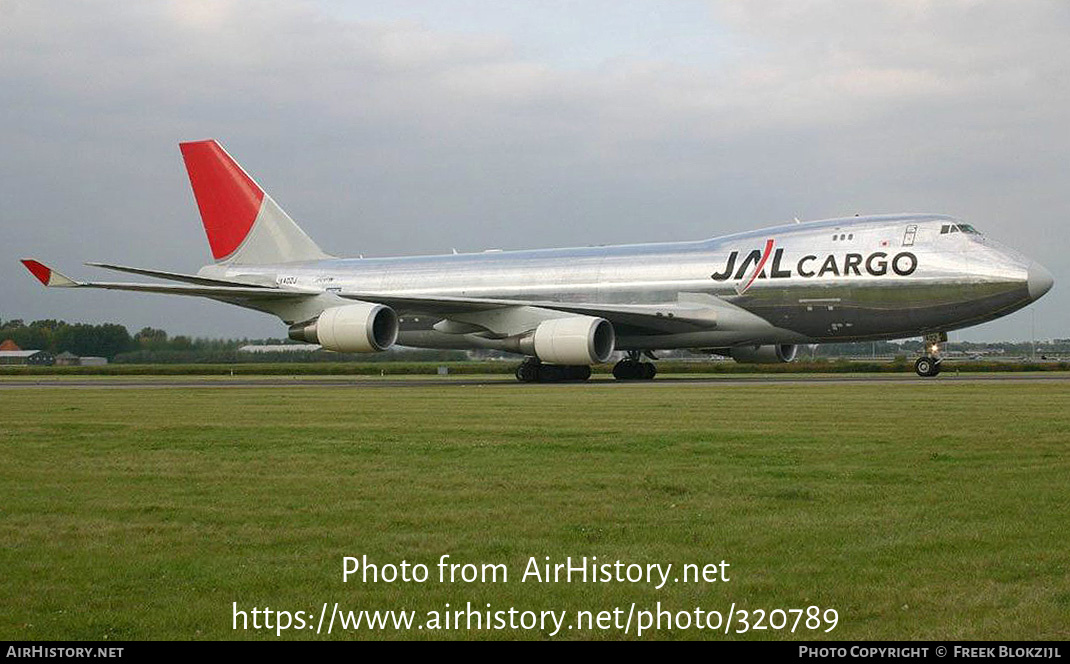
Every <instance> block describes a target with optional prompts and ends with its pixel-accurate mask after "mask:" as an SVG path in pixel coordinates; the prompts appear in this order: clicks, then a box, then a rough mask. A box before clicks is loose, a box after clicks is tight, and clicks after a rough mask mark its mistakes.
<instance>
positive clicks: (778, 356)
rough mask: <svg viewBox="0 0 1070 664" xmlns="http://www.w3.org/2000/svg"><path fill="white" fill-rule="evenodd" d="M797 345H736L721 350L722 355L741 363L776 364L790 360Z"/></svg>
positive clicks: (793, 356)
mask: <svg viewBox="0 0 1070 664" xmlns="http://www.w3.org/2000/svg"><path fill="white" fill-rule="evenodd" d="M798 350H799V347H798V346H796V345H795V344H770V345H767V346H736V347H734V348H727V349H724V350H721V351H720V353H721V354H722V355H727V356H728V357H731V358H732V359H733V360H735V361H736V362H739V363H741V364H776V363H778V362H791V361H792V360H794V359H795V353H796V352H798Z"/></svg>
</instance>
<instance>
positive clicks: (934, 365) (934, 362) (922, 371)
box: [914, 356, 940, 378]
mask: <svg viewBox="0 0 1070 664" xmlns="http://www.w3.org/2000/svg"><path fill="white" fill-rule="evenodd" d="M914 371H915V372H916V373H917V374H918V375H919V376H922V377H924V378H931V377H932V376H935V375H937V374H938V373H940V360H938V359H936V358H933V357H929V356H925V357H919V358H918V361H917V362H915V363H914Z"/></svg>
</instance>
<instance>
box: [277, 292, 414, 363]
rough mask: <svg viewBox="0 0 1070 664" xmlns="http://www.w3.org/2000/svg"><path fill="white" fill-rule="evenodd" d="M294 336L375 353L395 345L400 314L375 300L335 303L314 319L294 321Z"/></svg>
mask: <svg viewBox="0 0 1070 664" xmlns="http://www.w3.org/2000/svg"><path fill="white" fill-rule="evenodd" d="M290 338H291V339H293V340H295V341H305V342H307V343H313V344H319V345H321V346H323V347H324V348H326V349H327V350H333V351H337V352H340V353H372V352H375V351H380V350H386V349H387V348H390V347H391V346H393V345H394V342H395V341H396V340H397V338H398V315H397V313H395V312H394V310H393V309H391V308H390V307H387V306H385V305H382V304H372V303H371V302H359V303H357V304H347V305H345V306H341V307H331V308H330V309H325V310H324V311H323V313H321V314H320V315H319V316H317V317H316V318H315V319H313V320H312V321H311V322H308V323H298V324H297V325H292V326H291V327H290Z"/></svg>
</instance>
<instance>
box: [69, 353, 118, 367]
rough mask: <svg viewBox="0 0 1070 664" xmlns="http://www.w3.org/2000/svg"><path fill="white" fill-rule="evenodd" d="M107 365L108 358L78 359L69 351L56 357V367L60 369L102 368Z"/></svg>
mask: <svg viewBox="0 0 1070 664" xmlns="http://www.w3.org/2000/svg"><path fill="white" fill-rule="evenodd" d="M107 363H108V358H106V357H78V356H77V355H75V354H74V353H72V352H70V351H69V350H65V351H63V352H62V353H60V354H59V355H57V356H56V366H59V367H101V366H104V365H105V364H107Z"/></svg>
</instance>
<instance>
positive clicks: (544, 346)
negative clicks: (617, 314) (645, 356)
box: [520, 316, 617, 365]
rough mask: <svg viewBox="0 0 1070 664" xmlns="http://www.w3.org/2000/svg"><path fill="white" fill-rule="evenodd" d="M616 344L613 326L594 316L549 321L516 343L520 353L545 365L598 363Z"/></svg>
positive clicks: (607, 357)
mask: <svg viewBox="0 0 1070 664" xmlns="http://www.w3.org/2000/svg"><path fill="white" fill-rule="evenodd" d="M616 342H617V337H616V333H614V331H613V324H612V323H610V322H609V321H608V320H606V319H604V318H596V317H594V316H568V317H566V318H552V319H550V320H545V321H543V322H541V323H539V326H538V327H536V328H535V331H534V332H532V333H531V334H529V335H528V336H526V337H524V338H523V339H521V340H520V350H521V352H523V353H524V354H526V355H534V356H535V357H537V358H539V359H540V360H541V361H543V362H546V363H547V364H566V365H581V364H588V365H589V364H600V363H602V362H606V361H607V360H609V356H610V355H612V354H613V347H614V345H615V344H616Z"/></svg>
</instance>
